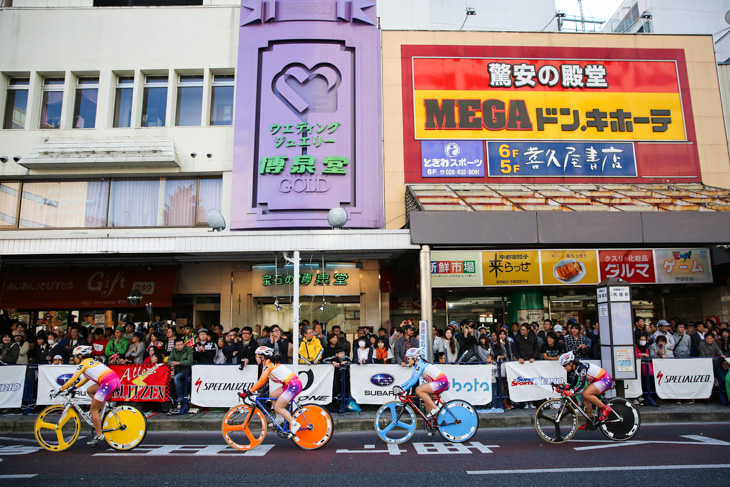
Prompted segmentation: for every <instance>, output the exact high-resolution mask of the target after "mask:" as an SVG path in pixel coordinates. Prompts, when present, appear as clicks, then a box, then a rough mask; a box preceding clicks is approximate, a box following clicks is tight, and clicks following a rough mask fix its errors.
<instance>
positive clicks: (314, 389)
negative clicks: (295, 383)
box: [269, 364, 335, 404]
mask: <svg viewBox="0 0 730 487" xmlns="http://www.w3.org/2000/svg"><path fill="white" fill-rule="evenodd" d="M297 374H298V375H299V380H301V381H302V392H300V393H299V395H298V396H297V397H296V399H297V401H298V402H299V403H301V404H329V403H331V402H332V381H333V380H334V377H335V367H334V365H331V364H317V365H299V370H298V372H297ZM280 387H281V384H277V383H276V382H273V381H269V390H270V391H272V392H273V391H275V390H276V389H279V388H280Z"/></svg>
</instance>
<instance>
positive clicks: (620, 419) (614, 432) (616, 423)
mask: <svg viewBox="0 0 730 487" xmlns="http://www.w3.org/2000/svg"><path fill="white" fill-rule="evenodd" d="M606 403H607V404H608V405H609V406H611V409H612V411H611V414H609V415H608V418H607V419H606V421H604V422H603V423H601V424H600V425H599V428H600V429H601V433H603V434H604V435H605V436H606V438H609V439H611V440H616V441H626V440H628V439H630V438H631V437H633V436H634V435H635V434H636V432H637V431H639V426H640V425H641V417H640V416H639V410H638V409H636V407H635V406H634V405H633V404H631V401H627V400H626V399H624V398H622V397H615V398H613V399H611V400H609V401H606Z"/></svg>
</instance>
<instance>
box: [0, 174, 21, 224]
mask: <svg viewBox="0 0 730 487" xmlns="http://www.w3.org/2000/svg"><path fill="white" fill-rule="evenodd" d="M19 191H20V183H11V182H2V183H0V228H3V227H15V223H16V215H17V214H18V192H19Z"/></svg>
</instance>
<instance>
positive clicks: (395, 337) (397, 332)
mask: <svg viewBox="0 0 730 487" xmlns="http://www.w3.org/2000/svg"><path fill="white" fill-rule="evenodd" d="M403 323H405V321H403V322H401V324H400V326H396V327H395V328H393V334H392V335H390V338H389V339H388V343H389V344H390V348H393V346H394V345H395V342H396V340H398V339H399V338H400V337H401V336H403V330H401V326H403Z"/></svg>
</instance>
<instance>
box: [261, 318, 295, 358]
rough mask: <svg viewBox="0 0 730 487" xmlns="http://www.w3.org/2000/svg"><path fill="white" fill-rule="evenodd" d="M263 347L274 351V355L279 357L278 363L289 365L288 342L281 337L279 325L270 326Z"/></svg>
mask: <svg viewBox="0 0 730 487" xmlns="http://www.w3.org/2000/svg"><path fill="white" fill-rule="evenodd" d="M264 346H266V347H269V348H273V349H274V355H278V356H279V362H280V363H283V364H285V363H289V342H288V341H287V339H286V338H283V337H282V336H281V328H279V325H271V328H270V329H269V338H268V339H267V340H266V342H264Z"/></svg>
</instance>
